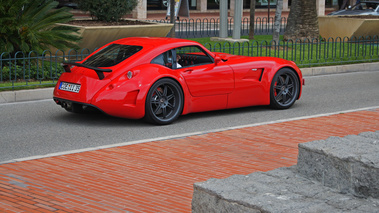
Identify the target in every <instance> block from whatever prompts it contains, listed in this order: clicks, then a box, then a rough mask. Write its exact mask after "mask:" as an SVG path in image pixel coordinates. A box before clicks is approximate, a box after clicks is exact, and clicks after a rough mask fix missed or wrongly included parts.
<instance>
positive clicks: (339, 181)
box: [297, 132, 379, 198]
mask: <svg viewBox="0 0 379 213" xmlns="http://www.w3.org/2000/svg"><path fill="white" fill-rule="evenodd" d="M378 138H379V132H371V133H362V134H360V135H358V136H357V135H349V136H346V137H343V138H340V137H330V138H328V139H327V140H320V141H312V142H309V143H304V144H299V155H298V163H297V167H298V172H299V174H301V175H304V176H305V177H307V178H309V179H312V180H316V181H319V182H321V184H322V185H324V186H328V187H332V188H335V189H337V190H338V191H340V192H342V193H351V194H353V195H355V196H358V197H365V198H366V197H369V196H371V197H374V198H379V179H378V177H379V155H378V154H377V153H378V152H379V139H378Z"/></svg>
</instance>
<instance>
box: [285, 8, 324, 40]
mask: <svg viewBox="0 0 379 213" xmlns="http://www.w3.org/2000/svg"><path fill="white" fill-rule="evenodd" d="M318 36H319V28H318V19H317V9H316V0H292V4H291V10H290V13H289V15H288V21H287V28H286V31H285V33H284V40H293V41H295V40H296V39H301V40H304V39H312V38H318Z"/></svg>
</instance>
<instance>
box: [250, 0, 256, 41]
mask: <svg viewBox="0 0 379 213" xmlns="http://www.w3.org/2000/svg"><path fill="white" fill-rule="evenodd" d="M254 22H255V0H251V1H250V26H249V27H250V28H249V39H254Z"/></svg>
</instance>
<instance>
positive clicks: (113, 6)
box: [78, 0, 137, 22]
mask: <svg viewBox="0 0 379 213" xmlns="http://www.w3.org/2000/svg"><path fill="white" fill-rule="evenodd" d="M78 6H79V8H80V9H81V10H83V11H88V12H89V13H90V14H91V16H92V18H93V19H96V20H99V21H106V22H118V21H120V20H121V18H122V16H124V15H126V14H128V13H130V12H131V11H132V10H133V9H134V8H135V7H136V6H137V0H79V1H78Z"/></svg>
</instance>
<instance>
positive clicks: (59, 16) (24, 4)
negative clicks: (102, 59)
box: [0, 0, 80, 53]
mask: <svg viewBox="0 0 379 213" xmlns="http://www.w3.org/2000/svg"><path fill="white" fill-rule="evenodd" d="M1 4H2V5H1V9H0V53H1V52H9V53H15V52H17V51H22V52H29V51H32V50H34V51H37V52H41V51H43V50H46V49H49V48H51V47H55V48H57V49H66V48H78V46H77V45H76V44H75V42H77V41H79V40H80V37H79V36H78V35H76V34H75V33H76V32H77V31H78V29H77V28H75V27H71V26H62V25H57V23H66V22H68V21H70V20H72V19H73V18H72V14H71V13H69V12H68V11H67V10H68V8H60V9H55V8H56V7H57V5H58V2H56V1H53V0H44V1H34V0H2V3H1Z"/></svg>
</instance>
